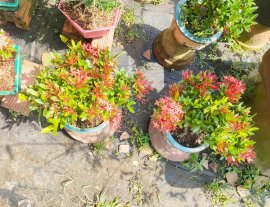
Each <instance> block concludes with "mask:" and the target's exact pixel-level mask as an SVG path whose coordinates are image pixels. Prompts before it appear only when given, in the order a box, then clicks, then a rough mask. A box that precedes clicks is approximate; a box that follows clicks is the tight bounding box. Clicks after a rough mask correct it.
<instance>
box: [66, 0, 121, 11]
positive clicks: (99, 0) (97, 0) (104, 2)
mask: <svg viewBox="0 0 270 207" xmlns="http://www.w3.org/2000/svg"><path fill="white" fill-rule="evenodd" d="M66 1H67V2H78V4H77V5H81V4H84V5H85V6H94V7H96V8H99V9H101V10H103V11H106V12H111V11H113V10H114V9H116V8H118V7H120V6H121V3H120V2H119V1H118V0H66Z"/></svg>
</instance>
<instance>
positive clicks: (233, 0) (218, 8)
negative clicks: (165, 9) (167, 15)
mask: <svg viewBox="0 0 270 207" xmlns="http://www.w3.org/2000/svg"><path fill="white" fill-rule="evenodd" d="M256 9H257V6H256V5H255V2H254V0H247V1H242V0H199V1H198V0H180V1H179V3H178V5H177V10H176V11H177V12H176V20H177V23H178V25H179V26H180V28H183V29H184V30H187V33H190V35H191V37H194V36H195V37H194V38H195V40H196V38H197V40H198V39H206V40H207V39H209V38H211V37H212V38H214V39H217V38H216V37H215V35H216V34H218V33H219V32H220V31H223V34H224V35H223V37H224V39H225V40H226V41H228V42H230V41H234V40H236V39H237V38H239V36H240V34H241V33H242V32H243V31H247V32H249V31H250V27H251V25H252V24H254V20H255V18H256V17H257V14H254V12H255V11H256ZM219 36H220V35H219Z"/></svg>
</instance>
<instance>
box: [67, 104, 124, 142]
mask: <svg viewBox="0 0 270 207" xmlns="http://www.w3.org/2000/svg"><path fill="white" fill-rule="evenodd" d="M121 115H122V109H119V110H118V115H117V117H121ZM120 122H121V119H114V120H111V121H105V122H103V123H101V124H100V125H98V126H96V127H93V128H78V127H75V126H72V125H70V124H66V125H65V130H66V132H67V133H68V134H69V135H70V136H71V137H72V138H73V139H75V140H77V141H80V142H83V143H87V144H89V143H96V142H99V141H101V140H102V139H105V138H107V137H110V136H112V135H113V134H114V133H115V131H116V130H117V129H118V127H119V125H120Z"/></svg>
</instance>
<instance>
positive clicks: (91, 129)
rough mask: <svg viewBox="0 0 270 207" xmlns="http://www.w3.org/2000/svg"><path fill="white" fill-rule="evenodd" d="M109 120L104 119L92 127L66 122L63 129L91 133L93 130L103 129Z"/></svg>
mask: <svg viewBox="0 0 270 207" xmlns="http://www.w3.org/2000/svg"><path fill="white" fill-rule="evenodd" d="M109 123H110V122H109V121H104V122H102V123H101V124H100V125H98V126H96V127H92V128H78V127H75V126H72V125H70V124H69V123H68V122H67V123H66V125H65V129H68V130H70V131H73V132H77V133H80V134H88V133H93V132H97V131H99V130H102V129H104V128H105V127H107V126H108V125H109Z"/></svg>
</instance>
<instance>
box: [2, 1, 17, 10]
mask: <svg viewBox="0 0 270 207" xmlns="http://www.w3.org/2000/svg"><path fill="white" fill-rule="evenodd" d="M0 7H4V8H11V9H17V8H18V7H19V0H14V2H1V1H0Z"/></svg>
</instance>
